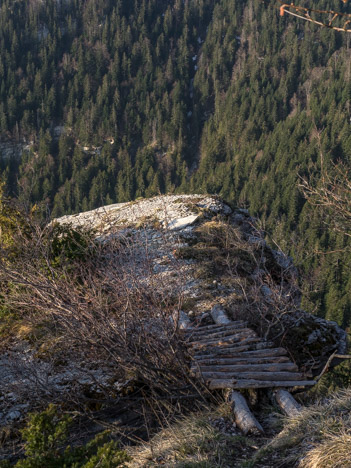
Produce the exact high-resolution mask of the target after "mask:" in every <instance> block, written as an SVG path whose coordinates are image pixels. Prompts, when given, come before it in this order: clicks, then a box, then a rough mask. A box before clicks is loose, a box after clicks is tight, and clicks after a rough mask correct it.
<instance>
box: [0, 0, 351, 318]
mask: <svg viewBox="0 0 351 468" xmlns="http://www.w3.org/2000/svg"><path fill="white" fill-rule="evenodd" d="M275 7H276V4H275V3H274V2H273V1H271V2H268V3H267V2H266V3H263V2H261V1H258V0H245V1H243V0H183V1H182V0H172V1H166V0H134V1H129V0H128V1H127V0H46V1H44V2H43V1H40V0H30V1H27V0H0V143H1V145H0V148H1V149H0V151H2V152H3V155H2V156H1V154H0V174H1V178H2V179H3V180H4V181H5V182H6V185H7V191H8V193H9V194H10V195H12V196H18V197H19V198H22V199H23V200H25V201H26V202H28V201H29V203H30V204H31V205H34V204H36V203H40V202H44V203H45V205H46V206H47V207H48V210H49V211H50V213H51V214H52V216H60V215H63V214H67V213H74V212H79V211H84V210H88V209H92V208H95V207H97V206H101V205H103V204H108V203H112V202H124V201H128V200H131V199H134V198H137V197H149V196H153V195H156V194H158V193H168V192H175V193H181V192H182V193H183V192H185V193H187V192H189V193H191V192H200V193H205V192H209V193H218V194H220V195H221V196H223V197H224V198H225V199H227V200H228V201H230V202H232V203H233V204H234V205H239V206H241V207H246V208H248V209H249V211H250V213H251V214H254V215H257V216H259V217H260V218H261V219H262V221H263V226H264V228H265V229H266V231H267V233H268V235H269V236H270V238H271V239H274V241H275V242H276V243H277V244H278V245H279V246H280V247H281V248H282V249H283V250H284V251H285V252H287V253H290V254H291V255H292V256H293V257H294V261H295V263H296V265H297V266H298V267H299V268H300V269H301V272H302V274H303V277H304V281H303V283H302V287H303V290H304V307H305V308H306V309H307V310H309V311H314V312H316V313H318V314H320V315H321V316H325V317H327V318H328V319H331V320H336V321H337V322H338V323H339V324H341V325H342V326H344V327H348V326H349V325H350V322H351V274H350V273H351V259H350V254H349V251H347V247H348V245H349V241H348V237H347V236H344V235H343V234H342V233H335V232H334V231H332V230H331V229H329V228H328V217H327V216H326V215H325V214H321V212H320V211H319V210H318V209H317V208H316V207H313V206H311V205H310V204H308V203H306V200H305V199H304V197H303V194H302V192H301V190H300V189H299V187H298V184H299V181H300V180H301V179H300V178H301V177H310V178H312V179H313V181H314V183H315V184H318V181H319V174H320V171H321V166H322V165H323V167H324V168H327V169H328V170H329V171H331V172H332V171H333V163H337V162H338V161H343V163H344V164H345V165H346V167H348V166H351V51H350V38H351V36H350V34H346V33H337V32H335V31H332V30H328V29H326V28H319V27H317V26H315V25H312V24H310V23H306V22H302V21H299V20H296V19H293V18H291V17H286V16H284V17H280V16H279V10H278V9H277V8H275ZM315 7H328V8H330V9H337V10H341V11H344V12H347V11H348V9H349V8H350V6H349V5H348V4H347V3H345V4H341V2H339V1H336V0H335V1H326V0H315ZM12 145H13V146H15V147H16V148H17V149H18V148H19V147H20V148H22V149H23V151H22V150H21V151H20V152H21V156H20V157H18V156H13V157H9V156H8V153H7V150H8V148H10V147H11V146H12ZM5 153H6V154H5ZM330 215H331V216H332V213H331V214H330ZM331 252H332V253H331Z"/></svg>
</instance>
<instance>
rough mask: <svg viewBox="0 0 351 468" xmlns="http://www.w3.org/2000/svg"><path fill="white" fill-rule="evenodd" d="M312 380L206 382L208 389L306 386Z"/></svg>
mask: <svg viewBox="0 0 351 468" xmlns="http://www.w3.org/2000/svg"><path fill="white" fill-rule="evenodd" d="M315 384H316V382H315V381H314V380H296V381H295V380H284V381H278V380H277V381H271V382H270V381H268V380H254V379H250V380H244V379H242V380H236V379H213V380H211V381H210V382H209V383H208V387H209V389H210V390H215V389H220V388H222V389H225V388H273V387H306V386H308V385H315Z"/></svg>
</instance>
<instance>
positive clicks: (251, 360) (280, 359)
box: [196, 356, 291, 366]
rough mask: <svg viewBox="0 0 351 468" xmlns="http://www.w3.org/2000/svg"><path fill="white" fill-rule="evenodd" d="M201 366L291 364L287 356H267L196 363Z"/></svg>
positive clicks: (199, 361) (219, 359) (205, 360)
mask: <svg viewBox="0 0 351 468" xmlns="http://www.w3.org/2000/svg"><path fill="white" fill-rule="evenodd" d="M196 362H197V364H198V365H200V366H216V365H218V366H225V365H240V364H243V365H249V364H264V363H267V364H274V363H277V364H278V363H283V362H291V361H290V359H289V358H288V357H287V356H277V357H275V356H267V357H260V356H257V357H232V358H220V357H219V358H217V359H216V358H213V359H204V360H203V361H201V360H197V361H196Z"/></svg>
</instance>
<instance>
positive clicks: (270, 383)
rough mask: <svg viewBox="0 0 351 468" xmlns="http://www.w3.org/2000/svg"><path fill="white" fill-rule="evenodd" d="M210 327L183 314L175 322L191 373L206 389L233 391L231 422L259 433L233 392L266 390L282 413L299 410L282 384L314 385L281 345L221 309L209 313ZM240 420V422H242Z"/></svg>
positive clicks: (245, 406) (289, 385)
mask: <svg viewBox="0 0 351 468" xmlns="http://www.w3.org/2000/svg"><path fill="white" fill-rule="evenodd" d="M211 315H212V318H213V320H214V322H215V323H214V324H213V325H207V326H199V327H193V326H192V324H191V322H190V320H189V318H188V317H187V316H185V315H183V316H182V318H181V320H180V328H181V329H182V330H183V333H184V340H185V343H186V345H187V347H188V350H189V352H190V354H191V356H192V364H191V373H192V374H193V375H194V376H196V377H199V378H201V379H202V380H203V381H204V383H205V384H206V385H207V386H208V388H209V389H210V390H215V389H232V392H231V396H230V399H231V401H232V402H233V403H234V405H235V407H236V410H235V409H234V414H235V416H236V422H237V423H238V425H239V427H241V426H240V424H239V422H240V423H241V424H242V425H243V427H241V428H242V429H243V431H244V432H245V433H247V432H249V431H250V430H252V429H254V430H258V431H260V432H262V431H263V430H262V427H261V426H260V424H259V423H258V422H257V420H256V419H255V418H254V416H253V415H252V414H251V413H250V411H249V409H248V406H247V404H246V402H245V399H244V398H243V396H242V395H241V394H240V393H238V392H236V391H235V390H241V389H259V388H268V389H269V388H271V389H274V390H275V392H274V393H275V396H276V400H277V402H278V404H279V406H281V408H282V409H283V410H284V412H285V413H288V414H291V413H293V412H294V411H298V410H299V405H298V404H297V402H296V401H295V400H294V399H293V397H292V396H291V395H290V393H289V392H287V391H286V389H287V388H291V387H305V386H311V385H315V384H316V382H315V381H314V380H312V379H311V378H310V376H309V375H305V374H304V373H302V372H300V371H299V369H298V367H297V366H296V364H295V363H293V362H292V361H291V359H290V358H289V357H288V353H287V351H286V350H285V349H284V348H277V347H274V345H273V343H271V342H267V341H265V340H264V339H262V338H260V337H259V336H258V335H257V333H255V332H254V331H253V330H252V329H250V328H248V326H247V323H246V322H244V321H236V322H234V321H231V320H230V319H229V318H228V317H227V315H226V314H225V312H224V310H223V309H221V308H220V307H219V306H215V307H214V308H213V309H212V311H211ZM243 421H244V423H243Z"/></svg>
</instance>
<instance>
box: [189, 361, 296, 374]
mask: <svg viewBox="0 0 351 468" xmlns="http://www.w3.org/2000/svg"><path fill="white" fill-rule="evenodd" d="M298 370H299V369H298V367H297V365H296V364H294V363H293V362H285V363H279V364H275V363H273V364H272V363H261V364H244V365H225V366H223V365H222V366H219V365H217V366H205V365H203V364H201V365H200V366H199V365H197V366H193V367H191V371H192V372H195V373H206V372H228V373H235V372H251V371H261V372H282V371H291V372H296V371H298Z"/></svg>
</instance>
